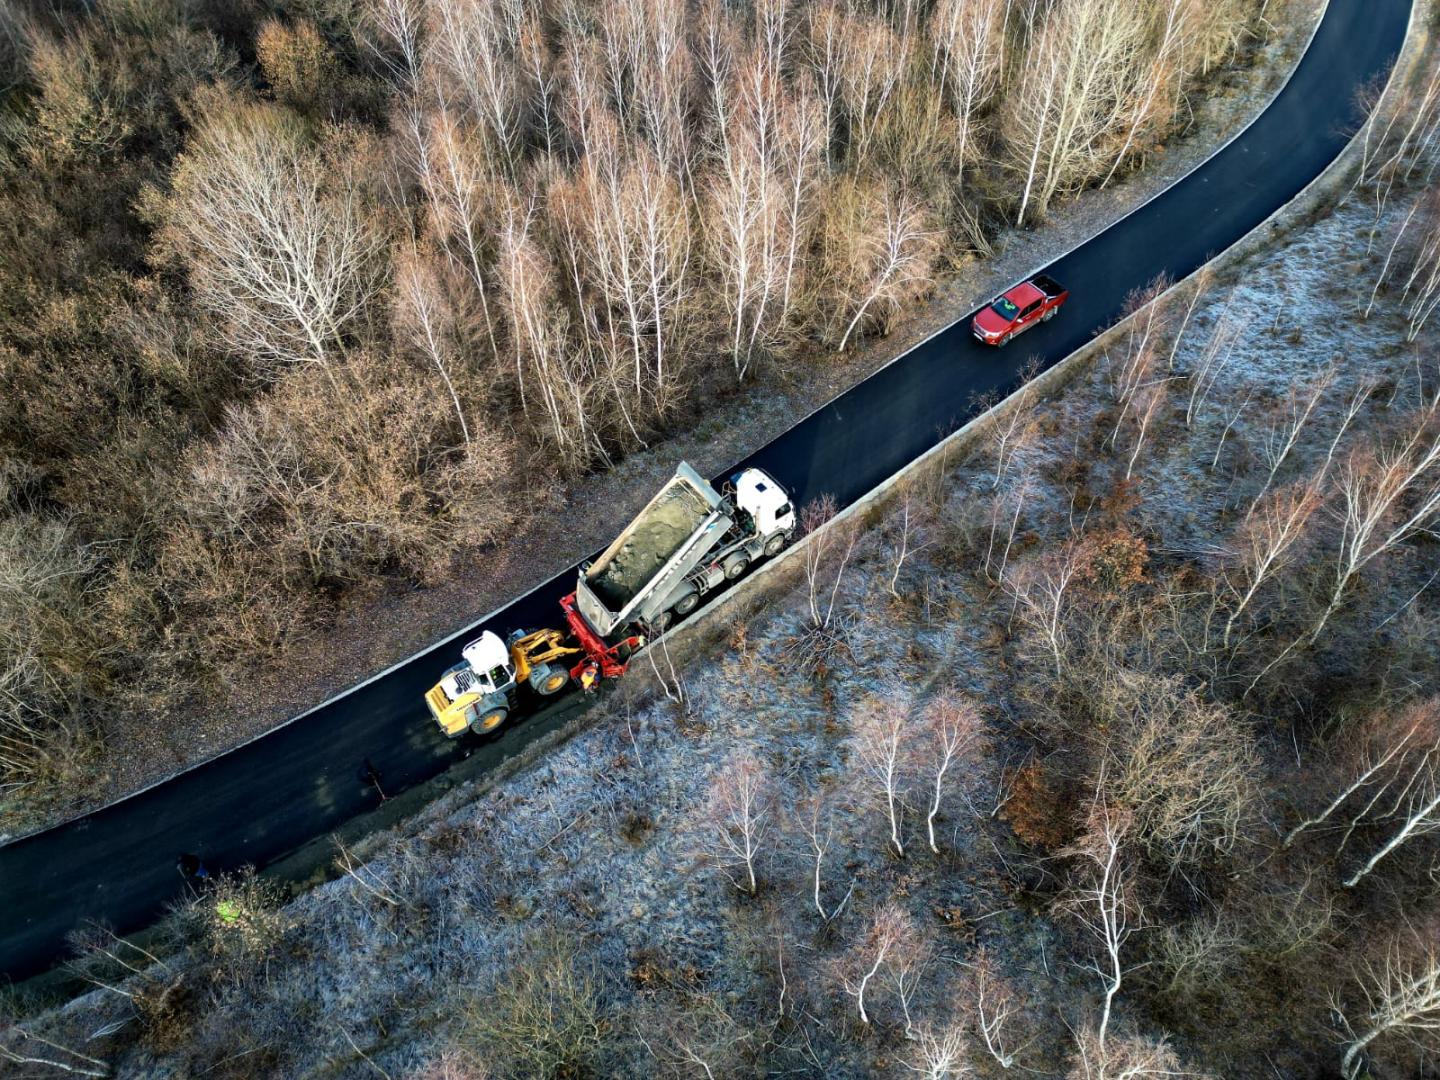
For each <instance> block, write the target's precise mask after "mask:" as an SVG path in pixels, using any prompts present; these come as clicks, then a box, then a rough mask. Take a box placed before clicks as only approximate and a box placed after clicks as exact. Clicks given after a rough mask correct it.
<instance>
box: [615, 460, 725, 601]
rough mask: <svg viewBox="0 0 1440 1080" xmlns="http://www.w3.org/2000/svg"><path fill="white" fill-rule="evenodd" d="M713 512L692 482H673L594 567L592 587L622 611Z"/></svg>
mask: <svg viewBox="0 0 1440 1080" xmlns="http://www.w3.org/2000/svg"><path fill="white" fill-rule="evenodd" d="M709 514H710V507H709V504H707V503H706V501H705V500H704V499H703V498H701V497H700V494H699V493H698V492H696V491H695V490H693V489H692V488H691V487H690V485H689V484H686V483H683V482H681V483H674V484H671V485H670V486H669V487H668V488H666V489H665V490H664V491H662V492H661V493H660V494H659V495H658V496H656V498H655V501H654V502H653V503H651V504H650V506H648V507H646V509H645V510H644V511H643V512H642V513H641V515H640V517H639V518H637V519H636V520H635V523H634V525H633V527H632V528H631V530H630V533H629V535H628V536H626V537H625V539H624V542H623V543H621V545H620V547H619V550H617V551H616V552H615V553H614V554H613V555H612V556H611V557H610V559H609V560H608V561H602V562H599V563H596V565H595V566H592V567H591V568H590V572H589V573H588V574H587V575H586V577H587V578H588V579H589V582H590V588H591V589H593V590H594V592H595V595H596V596H597V597H599V598H600V601H601V602H602V603H603V604H604V605H605V606H606V607H607V608H608V609H609V610H611V611H619V610H620V609H621V608H622V607H624V606H625V605H626V604H627V603H629V602H630V601H631V600H632V599H633V598H634V597H635V596H636V594H637V593H639V592H640V590H641V589H643V588H644V587H645V586H646V585H648V584H649V583H650V579H651V578H653V577H654V576H655V575H656V574H657V573H659V571H660V568H661V567H662V566H664V565H665V564H666V563H667V562H669V560H670V557H671V556H672V555H674V554H675V552H676V551H677V550H678V549H679V547H680V545H681V544H683V543H684V542H685V541H686V540H687V539H689V537H690V534H691V533H693V532H694V531H695V528H696V526H698V525H699V524H700V523H701V522H702V521H704V520H705V518H706V517H708V516H709Z"/></svg>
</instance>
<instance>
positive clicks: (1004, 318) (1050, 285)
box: [970, 274, 1070, 345]
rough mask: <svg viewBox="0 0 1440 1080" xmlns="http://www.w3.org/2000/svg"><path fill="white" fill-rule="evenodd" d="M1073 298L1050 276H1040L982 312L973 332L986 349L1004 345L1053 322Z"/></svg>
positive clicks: (978, 314)
mask: <svg viewBox="0 0 1440 1080" xmlns="http://www.w3.org/2000/svg"><path fill="white" fill-rule="evenodd" d="M1069 298H1070V290H1069V289H1067V288H1065V286H1063V285H1061V284H1060V283H1059V282H1058V281H1056V280H1055V279H1054V278H1052V277H1050V276H1049V275H1048V274H1036V275H1035V276H1034V277H1033V278H1031V279H1030V280H1029V281H1025V282H1022V283H1021V284H1019V285H1016V286H1015V287H1014V288H1012V289H1010V290H1009V291H1008V292H1006V293H1005V294H1004V295H1002V296H997V297H996V298H995V299H994V300H992V301H991V302H990V303H989V304H986V305H985V306H984V307H983V308H981V309H980V311H979V312H978V313H977V314H976V315H975V318H974V320H973V321H972V322H971V324H970V328H971V330H973V331H974V332H975V336H976V337H977V338H978V339H979V340H981V341H983V342H984V343H985V344H986V345H1004V344H1005V343H1006V342H1007V341H1009V340H1010V339H1011V338H1012V337H1014V336H1015V335H1016V334H1018V333H1021V332H1022V331H1025V330H1029V329H1030V327H1032V326H1034V325H1035V324H1036V323H1039V322H1044V321H1045V320H1046V319H1049V318H1053V317H1054V315H1055V313H1056V312H1057V311H1059V310H1060V305H1061V304H1063V303H1065V301H1066V300H1068V299H1069Z"/></svg>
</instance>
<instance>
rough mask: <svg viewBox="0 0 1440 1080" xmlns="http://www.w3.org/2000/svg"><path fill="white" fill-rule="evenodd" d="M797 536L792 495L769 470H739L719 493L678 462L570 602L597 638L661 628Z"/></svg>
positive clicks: (584, 574)
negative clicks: (635, 629)
mask: <svg viewBox="0 0 1440 1080" xmlns="http://www.w3.org/2000/svg"><path fill="white" fill-rule="evenodd" d="M794 533H795V510H794V508H793V507H792V506H791V505H790V496H789V495H788V494H787V493H786V491H785V489H784V488H782V487H781V486H780V485H779V484H778V483H776V482H775V480H774V479H773V478H772V477H771V476H770V475H769V474H768V473H766V472H764V471H763V470H761V469H745V470H743V471H741V472H738V473H736V474H735V475H734V476H732V477H731V478H730V483H729V484H727V485H726V486H725V492H724V493H723V494H722V493H720V492H717V491H716V490H715V489H714V488H713V487H712V486H711V485H710V483H709V481H707V480H706V479H705V478H704V477H702V476H701V475H700V474H699V473H697V472H696V471H695V470H694V469H692V468H691V467H690V466H689V465H688V464H685V463H684V462H681V464H680V467H679V468H677V469H676V470H675V475H674V477H673V478H672V479H671V480H670V481H669V483H667V484H666V485H665V486H664V487H663V488H661V489H660V491H659V493H658V494H656V496H655V497H654V498H653V499H651V500H650V502H649V503H648V504H647V505H646V506H645V509H643V510H641V511H640V513H639V514H638V515H637V516H636V518H635V520H634V521H632V522H630V524H629V525H627V526H626V527H625V529H624V531H622V532H621V533H620V535H619V536H617V537H616V538H615V541H614V543H612V544H611V545H610V546H609V547H608V548H606V549H605V551H604V552H603V553H602V554H601V555H600V557H599V558H598V559H596V560H595V561H594V562H593V563H590V564H589V565H588V566H585V567H582V568H581V572H580V579H579V581H578V582H577V583H576V586H575V603H576V606H577V607H578V608H579V611H580V614H581V615H582V616H583V617H584V619H585V621H586V622H587V623H588V624H589V625H590V626H591V627H592V628H593V629H594V630H595V632H596V633H598V634H599V635H600V636H601V637H608V636H609V635H611V634H613V633H615V632H616V631H617V630H619V629H621V628H624V627H638V628H641V629H643V630H648V631H650V632H652V633H653V632H655V631H659V630H663V629H664V628H665V627H666V626H667V625H669V623H670V622H671V620H672V619H674V618H676V617H678V616H683V615H688V614H689V613H690V612H691V611H694V610H695V608H696V607H698V606H699V604H700V600H701V598H702V597H703V596H704V595H705V594H706V593H707V592H709V591H710V590H711V589H713V588H715V587H716V586H717V585H720V584H722V583H723V582H725V581H733V580H734V579H735V578H738V577H739V576H740V575H741V574H743V573H744V572H745V570H746V569H747V568H748V567H749V566H750V564H751V563H752V562H754V561H755V560H756V559H759V558H761V557H762V556H767V555H774V554H775V553H776V552H778V551H779V550H780V549H781V548H783V547H784V546H785V545H786V544H787V543H789V542H790V538H791V537H792V536H793V535H794Z"/></svg>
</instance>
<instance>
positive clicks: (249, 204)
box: [0, 0, 1428, 803]
mask: <svg viewBox="0 0 1440 1080" xmlns="http://www.w3.org/2000/svg"><path fill="white" fill-rule="evenodd" d="M1276 7H1277V5H1276V4H1274V3H1273V2H1267V3H1262V2H1261V0H1227V2H1226V3H1224V4H1220V5H1216V4H1214V3H1212V2H1208V0H1143V2H1136V3H1127V4H1116V3H1113V2H1111V0H940V2H939V3H934V4H931V3H925V2H919V0H904V2H902V0H896V2H894V3H888V2H887V3H873V4H872V3H869V2H861V0H845V2H841V0H757V2H755V3H753V4H752V3H740V2H734V3H731V2H725V0H705V2H697V3H689V2H686V0H608V2H605V3H600V2H593V3H592V2H584V0H556V2H554V3H547V4H541V5H534V4H525V3H520V2H518V0H332V2H324V3H322V2H319V0H313V2H312V0H307V2H305V3H301V4H298V5H285V6H284V8H283V11H282V10H281V9H280V8H279V7H278V6H276V7H273V10H272V5H269V4H266V3H254V4H240V5H232V4H220V3H214V4H210V3H204V2H188V0H101V2H99V3H95V4H79V3H77V4H73V5H71V4H63V3H62V4H53V5H45V6H43V7H42V6H35V7H34V8H29V7H25V6H22V5H18V4H6V5H5V6H4V7H3V8H0V45H3V49H0V62H3V65H4V69H3V73H0V93H3V95H4V97H5V99H6V106H7V108H6V111H5V119H4V123H3V129H0V147H3V151H0V214H3V216H4V219H5V221H6V222H7V224H8V225H9V228H7V229H6V230H5V231H4V236H3V239H0V245H3V247H0V324H3V326H0V380H3V384H4V386H5V388H6V393H5V395H4V399H3V402H0V492H3V508H4V509H3V513H4V525H3V535H4V537H5V541H4V547H5V551H4V554H3V556H0V558H3V561H4V562H5V564H6V565H7V566H11V567H13V575H12V576H13V577H14V579H15V580H16V581H17V582H21V583H22V584H21V585H20V586H19V587H18V589H17V590H16V591H14V592H13V595H14V596H16V597H18V599H16V600H15V601H14V603H16V604H18V605H19V606H20V608H21V609H23V610H25V611H28V612H32V613H39V612H43V616H42V615H39V614H34V615H33V617H32V616H26V617H24V618H16V619H14V620H7V634H10V639H8V640H7V642H6V645H5V652H4V655H3V665H4V674H3V677H0V685H3V686H5V687H6V688H7V689H6V694H7V699H6V700H9V697H8V695H10V694H11V690H12V688H15V687H23V688H24V689H23V690H21V691H15V694H16V701H17V702H19V703H18V704H15V705H13V706H6V711H5V713H4V714H3V715H4V725H5V726H4V729H3V731H4V734H3V738H4V739H5V742H4V746H5V747H6V750H5V753H4V754H3V757H0V784H3V785H4V786H3V790H4V791H5V792H7V793H9V794H10V795H15V794H17V793H18V794H20V795H21V797H22V799H24V800H27V801H28V800H30V799H31V798H32V797H37V796H43V795H44V794H45V793H46V792H48V791H51V789H54V788H55V787H56V781H57V780H61V779H63V778H64V777H66V776H70V777H72V778H73V777H75V776H78V775H79V773H78V772H77V771H76V770H77V768H79V767H80V765H81V763H82V762H83V761H85V760H87V758H93V752H94V749H95V736H96V735H97V734H103V730H102V729H103V727H104V724H103V723H97V721H99V720H101V719H102V718H104V717H112V716H116V715H131V714H145V713H146V710H156V711H155V712H153V713H151V714H150V717H151V719H152V720H153V719H154V717H155V716H156V715H160V714H161V713H165V712H166V710H165V709H164V706H165V704H166V703H169V702H174V701H176V700H181V699H184V698H186V697H193V696H194V695H195V694H197V693H199V692H202V691H203V690H205V689H207V688H212V687H214V686H217V685H221V684H222V683H223V681H224V680H225V679H227V678H232V677H234V675H235V674H236V672H237V671H240V670H243V669H244V667H245V665H246V664H249V663H253V662H254V661H255V659H256V658H258V657H261V656H265V655H268V654H270V653H273V652H274V651H275V650H277V649H279V648H281V647H283V645H284V643H285V642H286V640H287V638H288V637H290V636H293V635H294V632H295V631H296V630H297V629H298V628H301V627H304V626H307V625H312V624H313V621H314V620H315V619H317V618H320V617H321V616H323V615H324V614H325V612H326V611H327V610H328V606H329V605H330V604H331V603H332V602H333V600H334V598H335V597H336V596H337V595H340V594H342V593H343V592H344V591H345V590H347V589H349V588H351V587H353V586H355V585H357V584H361V583H368V582H373V581H376V580H380V579H386V578H389V579H396V578H399V579H409V580H417V581H427V580H438V579H440V578H443V576H444V575H445V573H446V567H447V565H448V561H449V559H450V557H451V556H452V555H453V554H454V553H455V552H456V551H458V550H461V549H465V550H471V551H473V550H475V549H476V548H477V546H479V545H484V544H487V543H492V542H500V541H503V538H504V537H505V536H506V534H507V532H508V531H509V530H510V529H511V528H512V527H513V526H514V524H515V523H516V522H517V521H520V520H523V519H524V518H525V517H526V516H527V515H529V514H532V513H534V512H536V509H537V507H541V506H544V505H545V502H546V497H547V493H548V492H549V491H550V489H551V485H553V484H554V483H555V482H556V481H557V480H562V479H564V478H567V477H574V476H576V475H579V474H581V473H583V472H584V471H585V470H590V469H598V468H604V467H606V466H607V465H608V464H609V463H611V462H613V461H615V460H617V459H618V458H619V457H620V456H622V455H624V454H626V453H628V452H631V451H633V450H636V449H639V448H643V447H645V446H648V445H651V444H653V443H654V442H655V440H657V439H659V438H662V437H663V436H664V435H665V433H666V432H667V431H669V430H672V429H673V428H674V427H675V426H676V425H677V424H679V423H681V422H682V421H683V420H684V419H685V418H686V417H691V416H694V415H695V414H696V412H697V411H698V410H700V409H702V408H703V407H704V406H705V404H706V402H708V401H710V400H713V399H714V398H716V397H717V396H722V395H728V394H733V393H734V392H736V390H737V388H740V387H743V386H746V385H749V384H752V383H754V382H755V381H756V380H757V379H764V378H767V377H769V376H770V375H771V374H773V373H775V372H778V371H782V370H793V369H795V365H797V364H798V363H800V362H801V361H802V360H811V361H813V362H823V357H824V355H825V353H826V352H828V351H831V350H843V349H850V348H852V347H853V346H854V344H855V343H856V342H857V341H858V340H860V339H861V338H863V337H864V336H865V335H867V334H873V333H876V332H883V331H884V330H885V329H886V327H887V325H889V323H890V322H891V320H893V319H894V318H895V317H896V315H897V313H899V312H900V311H902V310H903V309H904V307H905V305H906V304H907V303H910V302H911V301H913V300H914V299H915V298H916V297H917V296H919V295H922V294H924V293H925V292H927V291H928V290H929V289H930V288H931V286H932V284H933V282H934V281H935V280H936V278H937V275H940V274H943V273H945V272H946V270H947V268H949V267H953V266H955V265H957V264H958V263H960V262H961V261H963V260H965V259H967V258H969V257H972V256H975V255H982V254H984V253H985V252H987V251H988V250H989V247H990V243H991V240H992V239H993V237H994V236H995V235H996V233H997V230H998V229H1000V228H1002V227H1004V226H1006V225H1007V224H1010V225H1013V224H1016V223H1021V224H1030V223H1034V222H1039V221H1040V220H1042V219H1043V218H1044V216H1045V211H1046V208H1047V206H1049V205H1050V204H1051V203H1052V202H1053V201H1054V200H1055V199H1057V198H1063V197H1065V196H1068V195H1071V194H1073V193H1075V192H1077V191H1079V190H1080V189H1082V188H1084V187H1085V186H1087V185H1094V184H1101V185H1103V184H1107V183H1110V182H1112V181H1113V180H1114V179H1115V178H1116V177H1119V176H1121V175H1122V174H1124V173H1125V172H1127V171H1129V170H1132V169H1134V168H1135V167H1136V166H1138V165H1140V164H1142V163H1143V162H1144V161H1145V160H1146V157H1147V155H1148V154H1149V153H1150V152H1151V151H1152V150H1153V148H1154V147H1156V146H1157V145H1158V144H1159V142H1160V141H1161V140H1163V139H1165V138H1167V137H1168V136H1169V134H1170V133H1171V132H1173V131H1174V130H1175V129H1176V128H1177V127H1180V126H1183V125H1184V123H1186V122H1187V121H1188V110H1187V100H1188V96H1189V95H1191V94H1192V93H1193V92H1195V90H1196V89H1197V88H1199V87H1203V85H1204V84H1205V80H1206V79H1207V78H1208V77H1209V76H1210V75H1211V74H1212V73H1213V72H1214V71H1215V70H1216V69H1217V68H1218V67H1220V66H1223V65H1224V64H1226V63H1227V62H1229V61H1231V60H1232V59H1233V58H1235V57H1236V56H1237V54H1238V53H1239V52H1240V50H1241V49H1242V48H1243V47H1244V46H1245V45H1246V44H1247V42H1253V41H1254V40H1256V39H1257V37H1258V36H1260V35H1263V34H1264V33H1265V32H1267V28H1268V27H1269V26H1270V25H1271V24H1270V22H1269V21H1268V20H1269V19H1271V18H1273V17H1274V15H1275V10H1274V9H1275V8H1276ZM1413 288H1416V289H1425V288H1428V286H1426V285H1425V284H1424V283H1423V281H1419V280H1418V279H1417V282H1416V283H1415V285H1414V286H1413ZM1420 305H1421V309H1422V310H1423V309H1424V307H1425V304H1424V301H1421V302H1420ZM1417 317H1418V316H1417ZM32 536H41V537H43V538H44V541H43V542H41V543H31V542H29V541H28V540H27V539H26V538H29V537H32ZM7 595H12V594H8V593H7ZM4 602H5V603H11V601H10V600H5V601H4ZM12 628H13V631H12ZM6 801H7V803H9V802H10V801H11V800H10V799H9V798H7V800H6ZM42 801H43V800H42Z"/></svg>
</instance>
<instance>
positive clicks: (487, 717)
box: [470, 705, 510, 735]
mask: <svg viewBox="0 0 1440 1080" xmlns="http://www.w3.org/2000/svg"><path fill="white" fill-rule="evenodd" d="M509 715H510V710H509V709H507V708H505V706H503V705H492V706H491V707H490V708H488V709H481V710H480V712H479V714H478V715H477V716H476V717H475V719H474V720H472V721H470V730H471V731H473V732H475V734H476V735H488V734H489V733H490V732H492V731H494V730H495V729H496V728H498V727H499V726H500V725H501V724H503V723H505V717H507V716H509Z"/></svg>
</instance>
